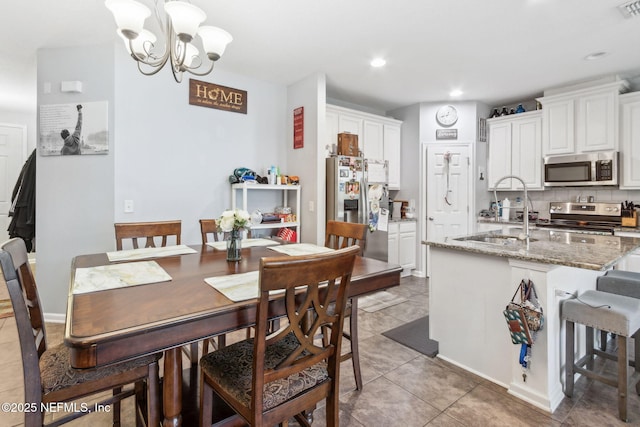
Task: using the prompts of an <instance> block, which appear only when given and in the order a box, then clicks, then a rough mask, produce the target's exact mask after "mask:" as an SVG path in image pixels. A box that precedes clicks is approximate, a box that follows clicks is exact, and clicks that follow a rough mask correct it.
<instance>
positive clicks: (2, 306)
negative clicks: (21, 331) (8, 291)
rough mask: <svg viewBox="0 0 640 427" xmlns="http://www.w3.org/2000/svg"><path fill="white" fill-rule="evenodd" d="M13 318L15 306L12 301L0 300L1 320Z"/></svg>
mask: <svg viewBox="0 0 640 427" xmlns="http://www.w3.org/2000/svg"><path fill="white" fill-rule="evenodd" d="M11 316H13V305H12V304H11V300H10V299H0V319H2V318H5V317H11Z"/></svg>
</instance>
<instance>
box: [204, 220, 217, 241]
mask: <svg viewBox="0 0 640 427" xmlns="http://www.w3.org/2000/svg"><path fill="white" fill-rule="evenodd" d="M200 234H201V235H202V244H203V245H204V244H206V243H208V242H209V235H211V236H212V237H213V241H214V242H217V241H219V238H218V223H217V222H216V220H215V219H201V220H200Z"/></svg>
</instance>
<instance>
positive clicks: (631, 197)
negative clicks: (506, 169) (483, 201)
mask: <svg viewBox="0 0 640 427" xmlns="http://www.w3.org/2000/svg"><path fill="white" fill-rule="evenodd" d="M528 194H529V199H531V203H532V204H533V210H534V211H538V216H539V218H549V202H575V201H576V198H579V197H581V196H583V197H586V198H588V197H589V196H593V197H594V198H595V201H596V202H624V201H625V200H628V201H630V202H634V203H635V204H637V205H640V190H619V189H617V188H615V189H607V188H605V187H585V188H571V187H565V188H555V189H549V190H545V191H529V192H528ZM505 197H507V198H509V200H516V198H517V197H522V191H498V200H502V199H504V198H505ZM491 201H493V193H492V194H491ZM488 208H489V206H482V207H481V209H488Z"/></svg>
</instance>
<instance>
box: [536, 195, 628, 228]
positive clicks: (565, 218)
mask: <svg viewBox="0 0 640 427" xmlns="http://www.w3.org/2000/svg"><path fill="white" fill-rule="evenodd" d="M621 224H622V209H621V205H620V203H571V202H551V203H549V221H548V222H538V224H537V226H538V227H540V228H546V229H551V230H558V231H571V232H574V233H585V234H601V235H613V233H614V228H615V227H618V226H620V225H621Z"/></svg>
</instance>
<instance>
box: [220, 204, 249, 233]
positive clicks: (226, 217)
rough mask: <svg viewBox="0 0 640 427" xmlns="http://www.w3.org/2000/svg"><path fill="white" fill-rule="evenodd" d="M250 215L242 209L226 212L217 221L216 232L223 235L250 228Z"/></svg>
mask: <svg viewBox="0 0 640 427" xmlns="http://www.w3.org/2000/svg"><path fill="white" fill-rule="evenodd" d="M250 224H251V215H249V212H247V211H245V210H242V209H233V210H226V211H224V212H222V215H221V216H220V219H219V220H218V230H219V231H221V232H224V233H229V232H231V231H240V230H244V229H248V228H250Z"/></svg>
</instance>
